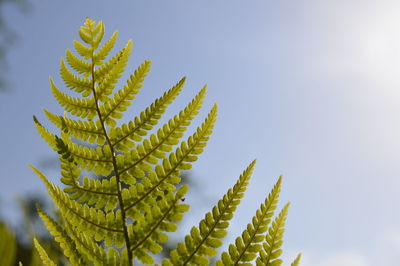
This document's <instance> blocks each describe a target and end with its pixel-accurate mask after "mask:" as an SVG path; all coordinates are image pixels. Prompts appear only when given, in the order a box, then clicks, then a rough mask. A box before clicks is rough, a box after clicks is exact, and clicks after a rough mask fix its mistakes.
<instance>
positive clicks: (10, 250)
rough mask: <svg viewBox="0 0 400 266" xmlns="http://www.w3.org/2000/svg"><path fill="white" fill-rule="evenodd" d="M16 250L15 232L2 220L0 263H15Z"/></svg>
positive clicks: (0, 227)
mask: <svg viewBox="0 0 400 266" xmlns="http://www.w3.org/2000/svg"><path fill="white" fill-rule="evenodd" d="M16 251H17V241H16V239H15V235H14V233H13V232H12V231H10V229H8V227H7V226H6V225H5V224H4V223H2V222H0V265H4V266H11V265H14V260H15V255H16Z"/></svg>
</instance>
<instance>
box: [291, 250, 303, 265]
mask: <svg viewBox="0 0 400 266" xmlns="http://www.w3.org/2000/svg"><path fill="white" fill-rule="evenodd" d="M300 260H301V253H299V254H297V257H296V259H295V260H294V261H293V262H292V263H291V264H290V265H291V266H299V265H300Z"/></svg>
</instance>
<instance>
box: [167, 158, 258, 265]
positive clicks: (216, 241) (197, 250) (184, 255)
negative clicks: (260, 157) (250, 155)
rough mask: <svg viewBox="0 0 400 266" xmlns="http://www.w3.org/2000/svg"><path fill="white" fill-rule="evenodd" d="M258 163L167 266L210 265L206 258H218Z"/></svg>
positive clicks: (175, 250)
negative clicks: (230, 224) (222, 240)
mask: <svg viewBox="0 0 400 266" xmlns="http://www.w3.org/2000/svg"><path fill="white" fill-rule="evenodd" d="M254 165H255V161H253V162H252V163H251V164H250V165H249V166H248V167H247V169H246V170H245V171H244V172H243V173H242V174H241V175H240V177H239V179H238V181H237V182H236V184H235V185H234V186H233V188H230V189H229V190H228V192H227V193H226V194H225V195H224V196H223V197H222V199H220V200H219V201H218V204H217V206H214V207H213V209H212V212H208V213H206V215H205V217H204V219H203V220H201V221H200V223H199V226H198V227H193V228H192V229H191V231H190V235H186V236H185V242H180V243H178V245H177V247H176V248H175V249H174V250H172V251H171V253H170V256H171V257H170V259H164V261H163V264H164V265H170V264H172V265H188V264H189V265H208V263H209V260H208V258H207V257H213V256H215V255H216V254H217V250H216V248H219V247H220V246H221V245H222V242H221V240H220V239H221V238H223V237H225V235H226V234H227V231H226V228H227V227H228V226H229V221H230V220H231V219H232V217H233V213H234V212H235V210H236V207H237V206H238V205H239V203H240V199H241V198H242V197H243V196H244V192H245V191H246V188H247V185H248V184H249V180H250V177H251V174H252V172H253V169H254Z"/></svg>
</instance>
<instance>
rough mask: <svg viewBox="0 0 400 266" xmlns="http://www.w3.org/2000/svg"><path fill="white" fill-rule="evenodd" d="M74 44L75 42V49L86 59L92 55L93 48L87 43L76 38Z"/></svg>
mask: <svg viewBox="0 0 400 266" xmlns="http://www.w3.org/2000/svg"><path fill="white" fill-rule="evenodd" d="M73 44H74V47H75V50H76V51H77V52H78V54H79V55H80V56H82V57H83V58H84V59H89V58H90V57H91V56H92V51H93V49H92V48H91V47H87V46H86V45H84V44H83V43H81V42H79V41H77V40H74V42H73Z"/></svg>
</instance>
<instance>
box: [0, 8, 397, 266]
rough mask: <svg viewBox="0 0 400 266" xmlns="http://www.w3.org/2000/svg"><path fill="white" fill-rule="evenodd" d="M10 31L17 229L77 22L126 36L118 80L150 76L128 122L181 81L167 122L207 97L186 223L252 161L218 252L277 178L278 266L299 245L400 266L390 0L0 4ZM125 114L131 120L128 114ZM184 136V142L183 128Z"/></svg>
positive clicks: (10, 185)
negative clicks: (210, 125) (210, 121)
mask: <svg viewBox="0 0 400 266" xmlns="http://www.w3.org/2000/svg"><path fill="white" fill-rule="evenodd" d="M3 15H4V16H5V20H6V22H8V23H9V25H10V27H11V28H12V29H13V30H14V31H15V32H16V34H17V35H18V36H19V42H18V43H17V44H16V45H15V46H14V47H13V48H12V49H11V50H10V51H9V53H8V55H7V60H8V62H9V65H10V69H9V71H8V72H7V73H6V74H7V79H8V82H9V84H10V85H9V90H8V91H7V92H3V93H0V122H1V130H0V138H1V139H2V144H1V149H0V167H1V169H2V172H3V175H2V179H1V180H2V181H1V186H0V195H1V196H0V199H1V205H0V208H1V213H2V214H3V215H4V216H5V217H7V218H8V219H9V220H14V219H15V217H16V215H17V214H16V213H17V211H16V210H17V208H18V207H17V204H16V203H15V201H14V197H15V196H17V195H24V194H27V193H31V192H32V191H34V192H40V193H44V192H45V190H44V185H43V184H42V183H41V182H40V180H39V179H38V178H37V177H36V176H35V175H34V174H33V173H32V171H31V170H30V169H29V168H28V166H27V164H28V163H32V164H34V165H36V166H38V167H39V168H41V169H43V171H44V172H45V173H46V174H48V176H49V177H50V178H51V179H52V180H53V181H54V182H56V183H57V182H58V178H59V176H58V173H57V169H53V168H49V167H47V166H48V165H50V164H51V162H52V160H54V158H55V156H56V155H55V154H54V153H53V152H52V151H51V149H50V148H49V147H48V146H47V145H46V144H45V143H44V142H43V140H42V139H41V138H40V137H39V135H38V134H37V133H36V131H35V128H34V125H33V122H32V115H33V114H35V115H37V116H38V118H39V119H40V120H41V121H43V123H44V124H45V125H46V126H47V125H49V123H48V122H46V121H45V116H44V114H43V112H42V108H46V109H48V110H50V111H52V112H55V113H60V114H61V113H62V109H61V108H60V107H59V106H58V105H57V103H56V101H55V100H54V98H53V96H52V94H51V92H50V89H49V84H48V80H49V76H52V77H53V78H54V79H55V82H56V84H57V85H58V87H59V88H64V87H63V86H62V82H61V79H60V77H59V76H58V68H59V62H60V58H61V57H63V56H64V53H65V49H66V48H73V46H72V41H73V40H74V39H77V38H78V34H77V30H78V28H79V26H81V25H82V24H83V22H84V20H85V18H86V17H91V18H93V19H95V20H103V21H104V22H105V24H106V37H109V36H110V35H111V33H112V32H113V31H114V30H116V29H118V30H119V33H120V34H119V40H118V42H117V45H116V48H121V47H123V46H124V45H125V43H126V42H127V41H128V40H129V39H133V43H134V45H133V54H132V56H131V61H130V63H129V65H128V67H127V68H126V69H127V71H126V75H124V76H123V78H122V79H121V80H122V81H124V80H126V78H127V77H128V76H129V74H130V73H131V72H132V71H133V70H134V69H135V68H136V67H137V66H138V65H139V64H140V63H141V62H142V61H143V60H146V59H151V60H152V62H153V64H152V71H151V72H150V75H149V76H148V78H147V79H146V81H145V84H144V87H143V89H142V92H141V94H140V96H139V97H137V99H136V100H135V102H134V104H133V105H132V107H131V108H130V109H129V111H128V112H129V114H130V115H129V116H130V117H133V115H136V114H137V113H138V112H139V111H141V110H142V109H143V108H144V107H146V106H147V105H149V104H150V103H151V102H152V101H153V100H154V99H155V98H156V97H159V96H160V95H162V93H163V92H164V91H165V90H167V89H168V88H169V87H171V86H172V85H174V84H175V83H176V82H177V81H178V80H179V79H180V78H181V77H182V76H187V83H186V86H185V89H184V91H183V93H182V94H181V95H180V96H179V97H178V98H177V100H176V101H175V103H174V104H173V105H171V107H170V108H169V109H168V110H169V111H168V112H167V114H166V115H165V117H170V116H172V115H173V114H175V113H176V112H177V111H178V110H179V109H180V108H182V107H184V106H185V105H186V104H187V102H189V101H190V99H191V97H193V96H194V95H195V94H196V93H197V92H198V91H199V90H200V89H201V87H202V86H203V85H204V84H207V85H208V88H209V90H208V94H207V98H206V101H205V104H204V107H203V111H202V112H201V113H200V114H199V116H198V118H197V119H196V120H195V121H194V124H195V125H198V124H199V123H200V122H201V121H202V119H204V117H205V115H206V113H207V111H208V110H209V109H210V108H211V106H212V105H213V103H214V102H217V103H218V104H219V116H218V121H217V125H216V127H215V130H214V134H213V136H212V138H211V140H210V141H209V144H208V146H207V148H206V150H205V152H204V153H203V154H202V155H201V157H200V160H199V161H198V162H196V163H195V164H194V167H193V169H192V170H191V171H190V178H192V179H193V180H194V182H195V183H196V184H197V187H198V189H197V190H196V191H195V193H192V194H190V193H189V195H188V196H187V202H188V203H189V204H191V205H192V208H191V211H190V213H188V214H187V215H186V217H187V224H186V226H184V228H183V231H185V230H187V229H188V228H189V225H191V224H194V223H197V222H198V221H199V220H200V219H202V217H203V215H204V213H205V212H206V211H208V210H209V209H211V206H212V205H213V204H215V202H216V201H217V200H218V199H219V198H220V196H222V195H223V194H224V193H225V192H226V190H227V189H228V188H229V187H230V186H232V185H233V184H234V183H235V182H236V179H237V177H238V176H239V174H240V173H241V172H242V171H243V170H244V169H245V168H246V166H247V165H248V164H249V163H250V162H251V161H252V160H253V159H254V158H257V165H256V169H255V171H254V174H253V177H252V180H251V185H250V186H249V188H248V191H247V196H246V197H245V198H244V200H243V201H242V204H241V206H240V207H239V208H238V210H237V212H236V214H235V219H234V221H233V222H232V223H231V226H232V227H231V231H230V234H229V237H228V239H227V240H226V241H227V243H229V242H231V241H232V240H233V239H234V237H236V236H237V235H238V234H239V233H240V232H241V231H242V230H243V229H244V226H245V225H246V224H247V223H248V222H250V221H251V220H250V219H251V217H252V216H253V215H254V212H255V210H256V209H257V208H258V207H259V204H260V203H261V201H263V200H264V198H265V196H266V195H267V193H269V191H270V189H271V188H272V186H273V184H274V183H275V182H276V180H277V178H278V176H279V175H281V174H282V175H283V178H284V179H283V189H282V193H281V201H280V202H281V204H280V207H283V205H284V203H285V202H287V201H290V202H291V203H292V204H291V207H290V211H289V216H288V221H287V230H286V233H285V244H284V252H285V256H284V257H285V260H286V263H285V265H289V263H290V261H291V260H292V258H294V256H295V254H296V253H297V252H299V251H301V252H302V253H303V263H302V265H304V266H319V265H321V266H333V265H349V266H372V265H388V266H395V265H399V263H400V212H399V208H398V206H399V204H398V203H399V202H400V193H399V189H400V163H399V162H400V3H399V2H398V1H366V0H363V1H361V0H360V1H351V0H338V1H317V0H315V1H312V0H303V1H247V2H246V3H245V2H243V1H238V0H232V1H201V3H199V2H195V1H187V0H186V1H184V0H181V1H176V0H173V1H152V0H149V1H132V0H130V1H118V2H117V1H93V0H90V1H89V0H87V1H63V2H61V1H50V0H42V1H36V2H34V3H32V10H31V12H30V13H29V14H24V13H21V12H19V10H18V9H17V8H15V7H13V6H6V7H5V9H4V10H3ZM129 116H127V117H128V118H129ZM193 130H194V128H193V127H192V128H191V130H190V131H189V132H188V134H190V133H191V132H193Z"/></svg>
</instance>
